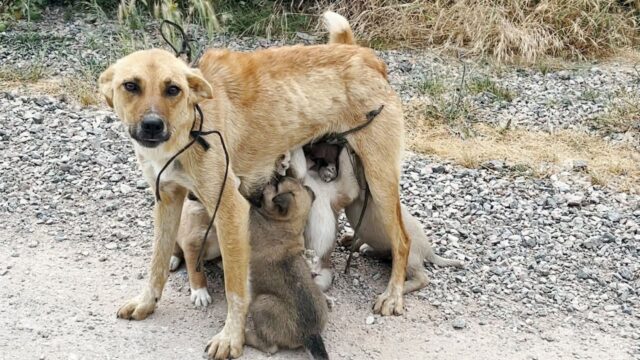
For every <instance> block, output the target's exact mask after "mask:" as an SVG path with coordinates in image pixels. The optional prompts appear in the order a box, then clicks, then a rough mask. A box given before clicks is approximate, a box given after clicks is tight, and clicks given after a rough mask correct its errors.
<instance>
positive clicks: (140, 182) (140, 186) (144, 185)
mask: <svg viewBox="0 0 640 360" xmlns="http://www.w3.org/2000/svg"><path fill="white" fill-rule="evenodd" d="M148 187H149V184H147V182H146V181H144V180H138V182H137V183H136V189H146V188H148Z"/></svg>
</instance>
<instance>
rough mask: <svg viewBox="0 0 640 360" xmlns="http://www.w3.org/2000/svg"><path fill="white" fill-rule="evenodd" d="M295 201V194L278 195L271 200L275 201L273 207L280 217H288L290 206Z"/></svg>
mask: <svg viewBox="0 0 640 360" xmlns="http://www.w3.org/2000/svg"><path fill="white" fill-rule="evenodd" d="M292 200H293V194H292V193H290V192H286V193H282V194H278V195H276V196H274V197H273V199H271V201H273V205H275V206H276V208H277V209H278V213H279V214H280V215H286V214H287V212H288V211H289V205H290V204H291V201H292Z"/></svg>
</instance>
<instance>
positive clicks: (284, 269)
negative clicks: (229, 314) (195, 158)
mask: <svg viewBox="0 0 640 360" xmlns="http://www.w3.org/2000/svg"><path fill="white" fill-rule="evenodd" d="M314 198H315V195H314V194H313V191H311V189H310V188H309V187H306V186H303V185H302V183H301V182H300V181H299V180H296V179H293V178H284V179H282V180H281V181H280V182H279V183H276V184H270V185H268V186H267V187H266V188H265V190H264V192H263V193H262V199H261V201H260V206H259V207H252V208H251V212H250V218H249V222H250V223H249V229H250V233H251V249H252V250H251V262H250V266H251V267H250V271H251V292H252V294H251V295H252V300H251V305H250V307H249V314H250V315H251V317H252V318H253V323H254V329H250V328H249V327H248V328H247V330H246V331H245V342H246V344H247V345H249V346H252V347H255V348H257V349H259V350H262V351H264V352H267V353H271V354H272V353H275V352H276V351H278V349H279V348H285V349H295V348H299V347H301V346H303V347H305V348H306V349H307V350H308V351H309V352H310V353H311V356H312V357H313V358H314V359H328V358H329V357H328V355H327V351H326V349H325V347H324V342H323V341H322V337H321V336H320V333H321V332H322V329H323V328H324V326H325V324H326V322H327V312H328V309H327V303H326V300H325V297H324V294H323V293H322V291H320V289H319V288H318V287H317V286H316V284H315V283H314V281H313V279H312V275H311V270H310V269H309V265H308V264H307V261H306V260H305V258H304V257H303V254H304V236H303V232H304V228H305V225H306V223H307V219H308V217H309V209H310V208H311V203H312V202H313V200H314Z"/></svg>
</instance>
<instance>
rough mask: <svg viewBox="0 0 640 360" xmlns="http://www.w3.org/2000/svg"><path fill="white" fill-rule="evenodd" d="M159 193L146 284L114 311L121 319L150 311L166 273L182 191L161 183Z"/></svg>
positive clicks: (159, 295) (173, 241)
mask: <svg viewBox="0 0 640 360" xmlns="http://www.w3.org/2000/svg"><path fill="white" fill-rule="evenodd" d="M160 195H161V197H162V201H160V202H156V204H155V207H154V210H153V212H154V234H155V235H154V237H155V241H154V244H153V256H152V258H151V271H150V276H149V284H148V286H147V288H146V289H144V290H143V291H142V293H141V294H140V295H138V296H136V297H135V298H133V299H131V300H129V301H128V302H127V303H126V304H124V305H123V306H122V307H121V308H120V309H119V310H118V317H119V318H121V319H129V320H131V319H134V320H143V319H145V318H146V317H147V316H149V315H150V314H151V313H153V311H154V310H155V308H156V303H157V302H158V300H160V297H161V296H162V290H163V289H164V284H165V283H166V281H167V278H168V276H169V261H170V259H171V255H172V254H173V247H174V245H175V242H176V235H177V233H178V227H179V226H180V214H181V212H182V204H183V202H184V197H185V195H186V190H185V189H184V188H183V187H180V186H177V185H174V184H163V187H162V192H161V194H160Z"/></svg>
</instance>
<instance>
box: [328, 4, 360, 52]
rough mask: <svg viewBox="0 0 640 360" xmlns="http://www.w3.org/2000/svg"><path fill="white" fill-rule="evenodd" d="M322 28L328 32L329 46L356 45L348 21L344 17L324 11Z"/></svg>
mask: <svg viewBox="0 0 640 360" xmlns="http://www.w3.org/2000/svg"><path fill="white" fill-rule="evenodd" d="M322 20H323V21H324V26H325V27H326V28H327V30H328V31H329V44H346V45H356V39H355V38H354V37H353V31H352V30H351V25H349V21H347V19H345V17H344V16H342V15H339V14H337V13H334V12H333V11H326V12H325V13H324V14H322Z"/></svg>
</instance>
